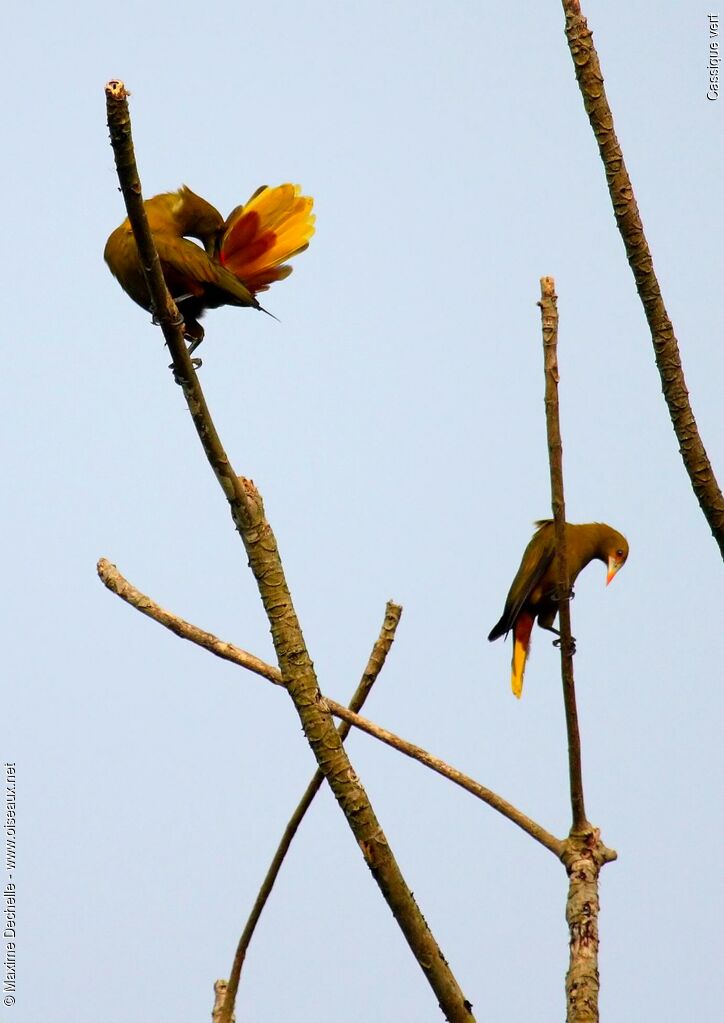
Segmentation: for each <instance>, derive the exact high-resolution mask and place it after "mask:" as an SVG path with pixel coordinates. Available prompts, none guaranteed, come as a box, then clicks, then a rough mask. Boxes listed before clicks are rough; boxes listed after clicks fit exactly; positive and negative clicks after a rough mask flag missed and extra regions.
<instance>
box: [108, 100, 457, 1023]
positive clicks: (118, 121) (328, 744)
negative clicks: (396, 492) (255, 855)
mask: <svg viewBox="0 0 724 1023" xmlns="http://www.w3.org/2000/svg"><path fill="white" fill-rule="evenodd" d="M127 95H128V94H127V92H126V89H125V86H124V85H123V83H122V82H119V81H113V82H109V83H108V85H107V86H106V110H107V114H108V127H109V129H110V136H111V145H112V146H113V151H114V156H115V160H116V167H117V170H118V179H119V182H120V184H121V191H122V192H123V197H124V200H125V203H126V210H127V212H128V218H129V221H130V224H131V228H132V230H133V234H134V237H135V239H136V244H137V245H138V249H139V253H140V254H141V257H142V263H143V266H144V273H145V276H146V283H147V284H148V288H149V294H150V296H151V301H152V303H153V308H154V310H156V313H157V317H158V319H159V322H160V325H161V329H162V330H163V334H164V337H165V338H166V343H167V344H168V348H169V351H170V353H171V358H172V360H173V366H174V373H175V377H176V380H177V381H178V382H179V383H180V384H181V386H182V388H183V392H184V396H185V398H186V401H187V403H188V406H189V412H190V414H191V417H192V419H193V422H194V425H195V427H196V431H197V433H198V435H199V440H200V441H201V444H202V447H203V449H204V452H205V453H206V457H207V459H208V461H209V464H210V466H211V468H212V469H213V471H214V474H215V476H216V478H217V480H218V482H219V485H220V486H221V489H222V491H223V493H224V496H225V497H226V499H227V501H228V502H229V507H230V511H231V516H232V519H233V521H234V525H235V526H236V528H237V530H238V531H239V534H240V536H241V539H242V541H243V543H244V548H245V550H246V554H247V557H248V559H249V566H250V568H251V570H252V572H253V574H254V578H255V579H256V583H257V586H258V588H259V595H260V597H261V600H262V603H263V605H264V610H265V611H266V614H267V618H268V619H269V624H270V627H271V635H272V641H273V643H274V650H275V653H276V657H277V661H278V664H279V669H280V671H281V677H282V679H283V684H284V687H285V688H286V690H287V692H288V693H289V695H290V697H291V699H292V701H293V703H294V706H295V708H296V711H297V713H298V715H299V718H300V720H301V722H302V727H303V729H304V734H305V736H306V738H307V741H308V742H309V745H310V747H311V749H312V752H313V753H314V756H315V758H316V760H317V764H318V766H319V768H320V769H321V771H322V772H323V774H324V776H325V777H326V779H327V782H328V783H329V786H330V788H331V789H332V792H333V793H334V797H335V799H336V800H337V803H338V804H339V806H340V809H341V810H342V812H343V813H344V815H345V818H346V820H347V823H348V825H349V827H350V829H351V831H352V833H353V834H354V837H355V839H356V841H357V844H358V846H359V848H360V850H361V852H362V854H363V856H364V858H365V861H366V863H367V865H368V867H369V869H370V872H371V874H372V876H373V878H374V880H375V881H376V883H377V885H378V886H379V888H380V891H381V892H382V894H383V896H384V898H385V900H386V901H387V904H388V905H389V907H390V909H391V910H392V913H393V916H394V917H395V920H396V921H397V923H398V926H399V927H400V929H401V930H402V932H403V934H404V936H405V939H406V940H407V943H408V945H409V946H410V949H411V950H412V952H413V955H414V956H415V958H416V959H417V962H418V964H419V966H420V968H421V969H422V971H423V974H424V976H425V977H426V979H427V981H428V983H429V984H430V986H431V987H432V989H433V991H434V993H435V995H436V997H437V1000H438V1003H439V1004H440V1007H441V1009H442V1011H443V1012H444V1013H445V1015H446V1016H447V1018H448V1020H450V1021H454V1023H470V1021H471V1020H472V1019H473V1015H472V1012H471V1005H470V1003H469V1002H468V1000H467V999H466V998H465V996H464V994H463V992H462V990H461V988H460V986H459V984H458V982H457V980H456V979H455V977H454V975H453V973H452V971H451V969H450V967H449V966H448V963H447V961H446V959H445V957H444V955H443V954H442V951H441V949H440V947H439V945H438V944H437V942H436V941H435V939H434V937H433V935H432V932H431V931H430V928H429V927H428V925H427V922H426V921H425V918H424V917H423V915H422V913H421V912H420V909H419V907H418V905H417V903H416V902H415V899H414V897H413V895H412V892H411V891H410V889H409V887H408V885H407V884H406V882H405V879H404V878H403V876H402V872H401V871H400V868H399V866H398V864H397V861H396V860H395V857H394V855H393V852H392V849H391V846H390V843H389V842H388V840H387V837H386V836H385V834H384V832H383V830H382V828H381V826H380V823H379V821H378V820H377V817H376V816H375V813H374V811H373V809H372V805H371V803H370V801H369V798H368V796H367V793H366V792H365V790H364V788H363V786H362V783H361V782H360V780H359V777H358V776H357V774H356V772H355V771H354V768H353V767H352V764H351V763H350V761H349V758H348V756H347V753H346V751H345V749H344V746H343V744H342V741H341V739H340V737H339V735H338V734H337V730H336V728H335V726H334V721H333V719H332V715H331V714H330V712H329V708H328V707H327V706H326V704H325V703H324V702H323V701H322V699H321V694H320V692H319V685H318V683H317V677H316V674H315V671H314V665H313V663H312V659H311V657H310V656H309V652H308V651H307V648H306V644H305V642H304V637H303V635H302V630H301V626H300V624H299V620H298V618H297V615H296V611H295V609H294V605H293V602H292V598H291V594H290V592H289V588H288V586H287V582H286V578H285V575H284V569H283V566H282V561H281V557H280V555H279V551H278V548H277V543H276V538H275V536H274V534H273V532H272V529H271V526H270V525H269V522H268V521H267V519H266V516H265V514H264V506H263V502H262V499H261V495H260V494H259V492H258V491H257V489H256V487H255V486H254V484H253V483H252V481H251V480H248V479H245V478H243V477H240V476H237V474H236V473H235V472H234V469H233V467H232V465H231V463H230V461H229V459H228V457H227V455H226V452H225V451H224V448H223V446H222V444H221V441H220V439H219V436H218V434H217V432H216V428H215V427H214V424H213V421H212V419H211V415H210V413H209V410H208V407H207V406H206V402H205V399H204V395H203V391H202V389H201V385H200V383H199V381H198V378H197V375H196V372H195V370H194V367H193V365H192V362H191V359H190V357H189V354H188V352H187V350H186V345H185V343H184V337H183V329H182V326H181V324H180V317H178V310H176V309H175V307H174V305H173V303H172V302H171V299H170V296H169V294H168V289H167V288H166V284H165V281H164V279H163V275H162V274H161V273H160V266H159V264H158V257H157V255H156V253H155V251H154V243H153V238H152V236H151V233H150V231H149V228H148V222H147V220H146V218H145V216H144V215H143V205H142V202H143V200H142V194H141V187H140V181H139V177H138V172H137V169H136V160H135V155H134V150H133V141H132V138H131V124H130V115H129V112H128V102H127ZM149 267H150V270H148V271H147V268H149ZM156 270H158V271H159V272H158V273H157V272H156ZM174 314H175V315H174Z"/></svg>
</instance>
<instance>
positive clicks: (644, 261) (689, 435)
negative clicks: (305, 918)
mask: <svg viewBox="0 0 724 1023" xmlns="http://www.w3.org/2000/svg"><path fill="white" fill-rule="evenodd" d="M562 2H563V10H564V13H565V15H566V36H567V38H568V46H569V48H570V51H571V57H572V58H573V66H574V68H575V72H576V78H577V79H578V85H579V86H580V89H581V94H582V96H583V104H584V106H585V108H586V113H587V114H588V118H589V121H590V122H591V127H592V128H593V133H594V135H595V136H596V141H597V143H598V148H599V152H600V154H601V160H602V161H603V166H604V170H605V172H606V181H607V183H608V190H609V193H610V196H611V202H612V204H613V212H614V215H615V217H616V223H617V225H618V229H619V232H620V234H621V237H622V239H623V243H624V246H625V249H626V256H627V258H628V262H629V266H630V267H631V271H632V273H633V276H634V281H635V282H636V290H637V291H638V294H639V298H640V299H641V303H642V305H643V307H644V313H645V314H646V320H647V322H648V325H649V329H650V331H651V340H652V342H653V346H654V357H655V359H656V366H657V368H658V371H659V375H660V377H661V388H662V391H663V394H664V398H665V399H666V404H667V406H668V409H669V415H670V417H671V422H672V424H673V426H674V432H675V433H676V437H677V440H678V442H679V450H680V452H681V457H682V459H683V462H684V467H685V468H686V471H687V473H688V474H689V479H690V481H691V486H692V488H693V490H694V494H695V495H696V498H697V500H698V502H699V505H700V506H701V510H702V511H703V513H704V516H705V517H706V520H707V522H708V523H709V526H710V528H711V531H712V533H713V535H714V539H715V540H716V542H717V544H718V545H719V550H720V551H721V554H722V557H724V496H723V495H722V492H721V490H720V488H719V485H718V483H717V480H716V477H715V475H714V470H713V469H712V466H711V462H710V461H709V456H708V455H707V453H706V449H705V447H704V444H703V442H702V440H701V437H700V436H699V430H698V427H697V425H696V420H695V419H694V413H693V411H692V408H691V402H690V401H689V392H688V390H687V387H686V379H685V377H684V370H683V367H682V365H681V355H680V353H679V343H678V341H677V339H676V335H675V334H674V328H673V325H672V323H671V320H670V319H669V316H668V313H667V312H666V307H665V305H664V299H663V296H662V294H661V288H660V287H659V282H658V279H657V277H656V273H655V271H654V264H653V259H652V258H651V251H650V249H649V246H648V242H647V241H646V235H645V234H644V226H643V223H642V222H641V214H640V213H639V208H638V205H637V203H636V197H635V195H634V190H633V185H632V183H631V178H630V177H629V174H628V171H627V170H626V164H625V163H624V159H623V153H622V151H621V147H620V145H619V143H618V139H617V138H616V132H615V129H614V124H613V113H612V112H611V108H610V106H609V104H608V99H607V98H606V90H605V88H604V85H603V73H602V72H601V65H600V64H599V61H598V54H597V53H596V49H595V47H594V45H593V37H592V34H591V31H590V29H589V28H588V24H587V22H586V19H585V18H584V17H583V15H582V14H581V5H580V3H579V2H578V0H562Z"/></svg>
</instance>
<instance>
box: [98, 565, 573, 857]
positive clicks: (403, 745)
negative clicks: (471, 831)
mask: <svg viewBox="0 0 724 1023" xmlns="http://www.w3.org/2000/svg"><path fill="white" fill-rule="evenodd" d="M98 575H99V576H100V578H101V580H102V582H103V583H104V584H105V585H106V586H107V587H108V589H109V590H111V592H113V593H115V594H117V595H118V596H119V597H121V598H122V599H123V600H125V601H126V603H128V604H131V606H132V607H135V608H136V609H137V610H138V611H140V612H141V613H142V614H145V615H147V616H148V617H149V618H153V619H154V621H157V622H159V623H160V624H161V625H164V626H165V627H166V628H167V629H170V630H171V631H172V632H174V633H175V634H176V635H177V636H180V637H181V638H182V639H187V640H190V642H192V643H197V644H198V645H199V646H203V647H204V648H205V649H206V650H209V651H210V652H211V653H213V654H215V655H216V656H217V657H221V658H222V659H223V660H226V661H231V662H232V663H233V664H238V665H239V666H240V667H242V668H246V669H248V670H249V671H252V672H254V674H256V675H261V676H262V677H263V678H266V679H268V680H269V681H270V682H273V683H274V684H275V685H281V684H282V679H281V674H280V672H279V669H278V668H274V667H273V666H272V665H271V664H265V662H264V661H261V660H260V659H259V658H258V657H255V656H254V655H253V654H250V653H247V651H246V650H240V649H239V648H238V647H235V646H232V644H231V643H226V642H224V641H223V640H220V639H217V638H216V636H213V635H212V634H211V633H210V632H205V631H204V630H203V629H199V628H198V627H197V626H195V625H192V624H191V623H190V622H187V621H185V620H184V619H183V618H178V617H176V616H175V615H172V614H171V613H170V612H169V611H165V610H164V609H163V608H161V607H159V605H158V604H156V603H155V602H154V601H153V600H151V598H150V597H147V596H146V595H145V594H143V593H141V592H140V591H139V590H137V589H136V588H135V587H134V586H132V585H131V584H130V583H129V582H128V581H127V580H126V579H124V577H123V576H122V575H121V573H120V572H119V571H118V569H117V568H116V566H115V565H112V564H111V563H110V562H109V561H106V560H105V558H101V560H100V561H99V562H98ZM320 699H321V700H323V701H324V703H325V704H326V705H327V707H328V708H329V710H330V712H331V713H332V714H333V715H334V716H335V717H338V718H341V719H342V720H343V721H347V722H349V724H350V725H353V726H354V727H355V728H359V729H360V731H363V732H366V733H367V734H368V735H371V736H373V738H375V739H379V741H380V742H384V743H385V744H386V745H388V746H392V748H393V749H396V750H399V752H400V753H404V754H405V756H408V757H411V758H412V759H413V760H417V761H419V762H420V763H421V764H424V765H425V766H426V767H429V768H430V769H431V770H433V771H435V772H436V773H437V774H441V775H442V776H443V777H444V778H448V779H449V780H450V781H453V782H455V784H456V785H459V786H460V787H461V788H464V789H465V790H466V791H467V792H470V793H471V794H472V795H474V796H476V797H477V798H478V799H481V800H482V801H483V802H484V803H487V804H488V806H491V807H492V808H493V809H494V810H497V811H498V813H501V814H502V815H503V816H504V817H507V818H508V820H510V821H512V822H513V823H514V824H517V825H518V827H519V828H521V829H522V830H523V831H525V832H526V833H527V834H529V835H530V836H531V838H534V839H535V840H536V841H537V842H540V844H541V845H543V846H544V847H545V848H546V849H549V850H550V851H551V852H552V853H553V854H554V855H555V856H558V857H559V858H560V857H561V856H562V855H563V851H564V848H565V843H564V842H562V841H561V840H560V839H559V838H556V837H555V835H552V834H550V832H548V831H546V830H545V828H542V827H541V826H540V825H539V824H537V823H536V822H535V821H534V820H532V819H531V818H530V817H527V816H526V815H525V814H524V813H522V812H521V811H520V810H518V809H517V808H516V807H514V806H513V805H512V804H511V803H509V802H508V801H507V800H505V799H503V798H502V796H499V795H497V794H496V793H495V792H493V791H492V790H491V789H488V788H486V787H485V786H484V785H480V784H479V783H478V782H476V781H474V780H473V779H472V778H469V777H468V776H467V775H465V774H463V773H462V771H458V770H457V769H456V768H454V767H451V766H450V765H449V764H446V763H445V762H444V761H443V760H439V759H438V758H437V757H434V756H433V755H432V754H431V753H428V752H427V751H426V750H424V749H422V748H421V747H420V746H415V745H414V744H413V743H411V742H407V741H406V740H405V739H401V738H400V737H399V736H398V735H395V734H394V732H389V731H387V729H386V728H381V727H380V726H379V725H376V724H374V723H373V722H372V721H368V720H367V719H366V718H363V717H361V716H360V715H359V714H355V713H354V712H353V711H351V710H349V709H348V708H347V707H344V706H343V705H342V704H340V703H337V702H336V700H332V699H330V697H328V696H325V697H322V696H320Z"/></svg>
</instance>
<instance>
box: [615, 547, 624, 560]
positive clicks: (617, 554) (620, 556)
mask: <svg viewBox="0 0 724 1023" xmlns="http://www.w3.org/2000/svg"><path fill="white" fill-rule="evenodd" d="M616 557H617V558H622V557H623V551H622V550H621V549H620V548H619V549H618V550H617V551H616Z"/></svg>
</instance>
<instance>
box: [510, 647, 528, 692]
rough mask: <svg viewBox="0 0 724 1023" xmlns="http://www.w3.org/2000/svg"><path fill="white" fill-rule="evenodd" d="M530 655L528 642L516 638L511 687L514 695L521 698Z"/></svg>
mask: <svg viewBox="0 0 724 1023" xmlns="http://www.w3.org/2000/svg"><path fill="white" fill-rule="evenodd" d="M527 656H528V644H527V643H521V642H520V640H518V639H516V640H515V641H514V643H513V668H512V671H511V675H510V687H511V689H512V690H513V695H514V696H517V697H518V699H520V697H521V694H522V692H523V675H524V674H525V661H526V657H527Z"/></svg>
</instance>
